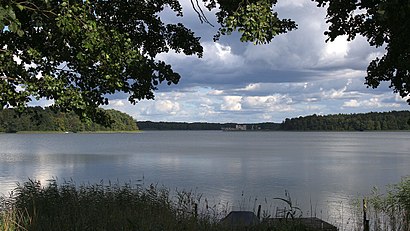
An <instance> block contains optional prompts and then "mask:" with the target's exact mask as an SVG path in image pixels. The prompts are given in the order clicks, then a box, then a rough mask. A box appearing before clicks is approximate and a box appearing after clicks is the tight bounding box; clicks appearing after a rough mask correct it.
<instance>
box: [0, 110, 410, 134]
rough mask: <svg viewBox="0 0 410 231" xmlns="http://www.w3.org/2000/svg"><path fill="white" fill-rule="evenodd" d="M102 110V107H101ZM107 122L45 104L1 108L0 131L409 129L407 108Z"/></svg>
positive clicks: (116, 116)
mask: <svg viewBox="0 0 410 231" xmlns="http://www.w3.org/2000/svg"><path fill="white" fill-rule="evenodd" d="M101 110H103V109H101ZM105 113H106V114H107V115H108V118H110V120H111V125H110V126H104V125H102V124H99V123H96V122H92V121H84V120H81V119H80V117H79V116H78V115H76V114H75V113H74V112H61V111H58V110H53V109H52V108H49V107H46V108H42V107H29V108H27V110H25V111H24V112H23V113H18V112H17V111H16V110H15V109H3V110H0V132H7V133H14V132H20V131H56V132H87V131H91V132H94V131H136V130H138V129H141V130H223V129H235V128H236V127H237V125H241V126H243V125H245V126H246V130H247V131H395V130H410V111H391V112H369V113H361V114H333V115H316V114H314V115H309V116H303V117H302V116H301V117H297V118H290V119H289V118H286V119H285V120H284V121H283V122H282V123H273V122H266V123H207V122H194V123H187V122H152V121H138V122H136V121H135V120H134V119H133V118H132V117H131V116H130V115H128V114H126V113H123V112H120V111H116V110H113V109H109V110H105Z"/></svg>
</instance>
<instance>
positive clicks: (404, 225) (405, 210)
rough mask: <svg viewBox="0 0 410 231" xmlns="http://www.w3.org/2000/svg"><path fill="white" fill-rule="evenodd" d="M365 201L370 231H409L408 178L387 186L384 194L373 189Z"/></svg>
mask: <svg viewBox="0 0 410 231" xmlns="http://www.w3.org/2000/svg"><path fill="white" fill-rule="evenodd" d="M367 200H368V202H369V203H368V204H369V208H368V212H369V220H370V229H371V230H393V231H394V230H410V177H405V178H402V180H401V181H400V182H399V183H397V184H393V185H389V186H388V187H387V189H386V192H385V193H382V192H380V190H379V189H377V188H374V189H373V191H372V194H371V195H370V196H369V197H368V198H367Z"/></svg>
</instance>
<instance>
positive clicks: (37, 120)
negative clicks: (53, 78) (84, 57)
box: [0, 107, 138, 133]
mask: <svg viewBox="0 0 410 231" xmlns="http://www.w3.org/2000/svg"><path fill="white" fill-rule="evenodd" d="M100 110H103V109H100ZM105 113H106V115H107V116H108V118H109V119H110V120H111V122H112V123H111V124H110V126H108V127H106V126H104V125H101V124H98V123H95V122H92V121H91V120H81V119H80V117H79V116H78V115H77V114H75V113H74V112H62V111H59V110H54V109H53V108H49V107H46V108H42V107H29V108H27V109H26V110H25V111H24V112H23V113H19V112H18V111H17V110H15V109H12V108H9V109H2V110H0V132H9V133H12V132H18V131H62V132H82V131H134V130H138V127H137V125H136V123H135V121H134V119H133V118H132V117H131V116H130V115H128V114H125V113H122V112H120V111H116V110H112V109H110V110H105Z"/></svg>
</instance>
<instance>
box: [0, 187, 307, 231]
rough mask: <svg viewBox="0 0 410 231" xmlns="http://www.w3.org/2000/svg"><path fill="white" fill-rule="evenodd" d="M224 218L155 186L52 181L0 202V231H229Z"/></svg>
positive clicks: (196, 198) (195, 198)
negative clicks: (220, 219)
mask: <svg viewBox="0 0 410 231" xmlns="http://www.w3.org/2000/svg"><path fill="white" fill-rule="evenodd" d="M205 202H206V201H205ZM198 205H203V207H201V208H198ZM224 213H226V211H218V209H217V207H216V206H210V205H208V203H207V202H206V203H201V196H200V195H197V194H195V193H192V192H185V191H177V192H176V193H174V194H173V195H171V194H170V190H169V189H167V188H165V187H158V186H156V185H150V186H149V187H143V186H141V185H133V186H132V185H131V184H123V185H119V184H118V183H115V184H112V183H111V182H108V184H104V183H103V182H101V183H100V184H94V185H90V184H89V185H80V186H77V185H76V184H74V183H73V182H64V183H62V184H58V183H57V181H56V180H51V181H49V182H48V184H47V185H45V186H43V185H41V183H40V182H39V181H35V180H29V181H27V182H25V183H23V184H21V185H18V186H17V188H16V189H15V190H14V191H13V193H12V194H11V195H10V196H9V197H3V198H1V205H0V230H6V231H14V230H19V231H20V230H22V231H23V230H30V231H35V230H44V231H47V230H139V231H144V230H147V231H148V230H150V231H156V230H158V231H160V230H187V231H190V230H192V231H194V230H195V231H196V230H198V231H201V230H210V231H212V230H232V227H226V226H223V225H222V224H220V223H219V217H220V216H221V214H224ZM235 230H278V231H279V230H300V225H293V224H284V225H283V226H280V227H279V226H277V227H268V225H267V224H263V223H262V224H260V225H256V226H252V227H235Z"/></svg>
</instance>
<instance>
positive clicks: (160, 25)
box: [0, 0, 410, 120]
mask: <svg viewBox="0 0 410 231" xmlns="http://www.w3.org/2000/svg"><path fill="white" fill-rule="evenodd" d="M312 1H315V2H316V3H317V5H318V7H327V22H329V23H330V27H329V30H328V31H326V32H325V34H326V35H328V40H330V41H333V40H334V39H335V38H336V37H338V36H340V35H348V39H349V40H352V39H354V38H355V37H356V36H357V35H363V36H365V37H366V38H367V39H368V41H369V44H370V45H371V46H377V47H379V46H386V53H385V54H384V56H383V57H381V58H380V57H378V58H376V59H375V60H373V61H372V62H371V63H370V64H369V67H368V69H367V77H366V84H368V85H369V86H370V87H373V88H375V87H378V86H379V84H380V82H381V81H390V83H391V87H392V88H393V90H394V91H395V92H398V93H399V94H400V95H401V96H402V97H407V96H409V94H410V77H409V65H410V62H409V61H410V60H409V57H410V55H409V53H410V40H408V38H407V37H408V35H409V34H410V33H409V32H410V31H409V30H410V22H409V20H410V17H409V16H410V15H409V12H410V1H408V0H407V1H398V0H394V1H386V0H366V1H364V0H361V1H359V0H351V1H330V0H312ZM276 3H277V0H229V1H228V0H191V4H192V8H193V10H194V11H196V12H197V13H198V16H199V19H200V21H202V22H208V23H209V21H208V20H207V18H206V17H205V16H204V13H203V9H205V8H204V7H206V8H207V9H208V10H212V9H216V17H217V22H218V24H219V30H218V32H217V34H216V35H215V37H214V39H215V40H217V39H218V38H219V37H220V36H221V35H229V34H231V33H232V32H233V31H238V32H239V33H240V34H241V41H244V42H254V43H255V44H263V43H269V42H270V41H271V40H272V39H273V38H274V37H275V36H276V35H278V34H282V33H286V32H287V31H290V30H293V29H296V23H295V22H294V21H292V20H291V19H280V18H279V17H278V14H277V13H276V12H275V11H274V6H275V5H276ZM165 8H169V9H171V10H173V12H174V13H175V15H176V16H182V7H181V4H180V3H179V1H178V0H144V1H142V0H133V1H123V0H110V1H105V0H87V1H83V0H5V1H1V4H0V109H3V108H7V107H15V108H19V109H24V108H25V107H26V106H27V103H28V102H29V101H30V100H31V99H32V98H35V99H41V98H45V99H51V100H53V101H54V107H56V108H58V109H61V110H66V111H75V112H76V113H77V114H79V115H80V116H81V117H83V118H93V119H97V120H98V119H99V118H104V114H101V110H97V108H98V106H100V105H105V104H108V103H109V100H108V97H109V95H111V94H115V93H118V92H121V93H125V94H127V95H128V96H129V97H128V99H129V101H130V102H131V103H133V104H135V103H136V102H138V101H139V100H142V99H153V98H154V91H155V90H156V89H157V86H158V84H160V83H163V82H166V83H167V84H168V85H171V84H177V83H178V81H179V79H180V75H179V74H178V73H176V72H175V71H174V70H173V69H172V67H171V66H170V65H169V64H167V63H165V62H164V61H161V60H158V59H157V55H158V54H160V53H164V52H168V51H171V50H172V51H175V52H182V53H184V54H186V55H196V56H198V57H202V53H203V48H202V46H201V44H200V38H198V37H196V36H195V35H194V32H193V31H191V30H190V29H188V28H186V27H185V26H184V25H183V24H181V23H176V24H167V23H165V22H163V21H162V20H161V18H160V17H159V14H160V13H161V12H162V11H163V10H164V9H165ZM409 103H410V99H409Z"/></svg>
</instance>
